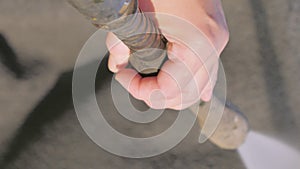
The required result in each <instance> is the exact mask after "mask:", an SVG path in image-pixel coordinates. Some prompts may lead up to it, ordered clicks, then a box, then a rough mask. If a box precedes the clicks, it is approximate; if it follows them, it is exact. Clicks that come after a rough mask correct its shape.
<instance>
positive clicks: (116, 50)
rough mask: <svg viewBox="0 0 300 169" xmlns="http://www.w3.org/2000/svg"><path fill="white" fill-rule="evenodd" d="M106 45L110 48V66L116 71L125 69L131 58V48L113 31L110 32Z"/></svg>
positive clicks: (110, 68) (111, 69)
mask: <svg viewBox="0 0 300 169" xmlns="http://www.w3.org/2000/svg"><path fill="white" fill-rule="evenodd" d="M106 46H107V48H108V50H109V53H110V55H109V59H108V68H109V70H110V71H112V72H114V73H116V72H119V71H120V70H121V69H124V68H125V67H126V66H127V64H128V60H129V56H130V50H129V48H128V47H127V46H126V45H125V44H124V43H123V42H122V41H121V40H120V39H119V38H118V37H117V36H116V35H114V34H113V33H111V32H109V33H108V34H107V38H106Z"/></svg>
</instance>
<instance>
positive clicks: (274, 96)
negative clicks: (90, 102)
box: [0, 0, 300, 169]
mask: <svg viewBox="0 0 300 169" xmlns="http://www.w3.org/2000/svg"><path fill="white" fill-rule="evenodd" d="M223 6H224V10H225V13H226V16H227V21H228V25H229V28H230V33H231V40H230V43H229V45H228V46H227V48H226V49H225V51H224V52H223V54H222V61H223V65H224V68H225V73H226V78H227V85H228V88H227V97H228V100H230V101H232V102H233V103H235V104H236V105H238V106H239V108H240V109H241V110H242V111H243V112H244V113H245V114H246V116H247V117H248V119H249V122H250V125H251V128H252V130H254V131H258V132H260V133H263V134H266V135H270V136H273V137H275V138H278V139H280V140H282V141H284V142H286V143H288V144H289V145H290V146H292V147H295V149H298V150H300V141H299V140H300V136H299V130H300V104H299V103H300V85H299V84H300V75H299V72H298V71H299V67H300V48H299V43H300V24H299V23H300V2H299V1H297V0H288V1H282V0H273V1H269V0H231V1H224V2H223ZM95 30H96V29H95V28H94V27H93V26H92V25H91V24H90V23H89V22H88V21H86V20H85V19H84V18H83V17H82V16H81V15H80V14H78V13H77V12H76V11H75V10H74V9H73V8H72V7H70V6H69V5H68V4H67V3H66V2H64V1H61V0H52V1H34V0H27V1H24V0H14V1H10V0H2V1H0V34H1V36H0V61H1V62H0V77H1V78H0V108H1V109H0V131H1V133H0V158H1V160H0V161H2V162H3V161H4V163H2V164H0V165H2V166H0V168H1V167H2V168H11V169H28V168H31V169H57V168H59V169H60V168H61V169H86V168H89V169H96V168H97V169H98V168H109V169H115V168H133V169H135V168H149V169H150V168H153V169H159V168H163V169H164V168H172V169H173V168H174V169H175V168H176V169H181V168H188V169H194V168H195V169H196V168H197V169H199V168H200V169H244V168H245V166H244V164H243V163H242V161H241V159H240V157H239V155H238V153H237V152H236V151H224V150H220V149H218V148H217V147H216V146H214V145H212V144H211V143H209V142H207V143H205V144H201V145H199V144H198V143H197V137H198V134H199V129H198V126H197V125H195V126H194V127H193V129H192V130H191V132H190V134H189V135H188V136H187V137H186V138H185V139H184V141H183V142H182V143H180V144H179V145H178V146H177V147H175V148H174V149H172V150H171V151H169V152H167V153H165V154H162V155H160V156H157V157H153V158H148V159H141V160H136V159H126V158H121V157H116V156H114V155H112V154H109V153H107V152H106V151H104V150H102V149H101V148H99V147H98V146H96V145H95V144H94V143H93V142H92V141H91V140H90V139H89V138H88V137H87V135H86V134H85V133H84V132H83V130H82V128H81V126H80V124H79V122H78V120H77V118H76V114H75V112H74V108H73V106H72V100H71V99H72V98H71V78H72V73H71V71H72V68H73V66H74V63H75V61H76V57H77V54H78V53H79V51H80V49H81V47H82V45H83V44H84V42H85V41H86V40H87V39H88V37H89V36H90V35H91V34H92V33H93V32H95ZM106 76H107V77H109V76H110V75H109V74H107V75H106ZM99 83H101V84H103V87H101V88H100V89H99V91H98V96H99V97H101V96H100V95H101V92H104V94H105V91H106V90H107V89H108V85H107V83H105V82H101V80H100V82H99ZM105 89H106V90H105ZM173 116H174V115H170V116H168V115H164V116H163V117H162V118H163V119H162V120H161V121H162V122H165V121H166V122H170V121H172V120H173V119H174V117H173ZM108 118H109V119H111V120H112V123H113V124H116V125H117V127H122V125H125V126H126V127H127V128H126V129H128V131H129V132H130V131H131V130H133V129H134V126H132V124H127V123H125V122H124V123H123V122H122V123H120V124H118V123H117V122H113V120H114V117H112V115H111V116H109V115H108ZM160 127H161V126H160V125H159V124H158V126H150V128H149V129H150V130H151V129H153V130H155V129H157V128H160ZM149 129H148V130H149ZM155 131H156V130H155ZM123 132H126V130H124V131H123ZM150 133H151V132H150Z"/></svg>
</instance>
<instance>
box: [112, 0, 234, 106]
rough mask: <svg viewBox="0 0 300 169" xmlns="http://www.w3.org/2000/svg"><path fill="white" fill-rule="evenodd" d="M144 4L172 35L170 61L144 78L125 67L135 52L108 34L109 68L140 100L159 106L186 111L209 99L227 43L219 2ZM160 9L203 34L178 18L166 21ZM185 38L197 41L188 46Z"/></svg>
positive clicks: (148, 0) (154, 0) (152, 0)
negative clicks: (193, 29) (192, 29)
mask: <svg viewBox="0 0 300 169" xmlns="http://www.w3.org/2000/svg"><path fill="white" fill-rule="evenodd" d="M139 5H140V6H139V7H140V8H141V10H142V11H144V12H155V13H154V14H149V17H152V18H153V19H154V20H155V22H156V23H157V25H158V26H159V28H160V29H161V31H162V33H163V34H164V36H165V37H166V38H167V39H168V44H167V52H168V60H167V61H166V62H165V63H164V65H163V66H162V68H161V70H160V72H159V74H158V75H157V76H156V77H146V78H142V77H141V76H140V75H139V74H138V73H137V72H136V71H135V70H133V69H127V68H125V67H126V65H127V64H128V59H129V55H130V50H129V49H128V47H127V46H126V45H125V44H123V43H122V42H121V41H120V40H119V39H118V38H117V37H116V36H115V35H114V34H112V33H109V34H108V37H107V46H108V49H109V51H110V57H109V64H108V67H109V69H110V70H111V71H112V72H114V73H116V80H117V81H118V82H120V84H121V85H122V86H123V87H124V88H126V89H127V90H128V91H129V93H131V94H132V95H133V96H134V97H135V98H137V99H140V100H143V101H144V102H145V103H146V104H147V105H149V106H150V107H151V108H154V109H163V108H170V109H175V110H181V109H185V108H187V107H189V106H191V105H192V104H194V103H196V102H197V101H198V100H199V99H201V100H203V101H209V100H210V99H211V96H212V91H213V88H214V86H215V83H216V79H217V70H218V64H219V63H218V56H219V55H220V53H221V52H222V50H223V48H224V47H225V45H226V44H227V41H228V30H227V25H226V22H225V18H224V14H223V10H222V7H221V3H220V1H219V0H189V1H188V3H187V1H183V0H164V1H162V0H140V2H139ZM159 13H165V14H168V15H173V16H174V19H176V20H181V21H182V20H185V22H186V23H190V26H189V27H193V28H197V29H198V32H195V31H194V32H193V31H188V29H190V28H189V27H187V28H182V27H184V26H183V25H182V24H177V25H176V23H177V21H175V20H174V21H173V22H170V21H166V20H164V19H161V18H160V17H159V16H158V14H159ZM178 23H180V22H178ZM187 25H188V24H187ZM191 37H193V38H194V39H191ZM197 37H201V38H197ZM203 37H205V39H204V38H203ZM178 38H179V39H178ZM180 38H183V39H188V41H191V42H194V41H195V43H194V44H195V45H190V44H186V43H184V42H185V41H184V40H183V41H182V40H181V39H180ZM198 41H201V42H202V41H203V43H199V42H198ZM191 47H192V48H191Z"/></svg>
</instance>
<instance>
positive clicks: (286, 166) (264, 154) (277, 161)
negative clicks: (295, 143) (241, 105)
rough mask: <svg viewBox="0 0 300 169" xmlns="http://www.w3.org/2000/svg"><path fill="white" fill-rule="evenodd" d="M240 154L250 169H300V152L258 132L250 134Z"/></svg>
mask: <svg viewBox="0 0 300 169" xmlns="http://www.w3.org/2000/svg"><path fill="white" fill-rule="evenodd" d="M238 152H239V154H240V156H241V158H242V160H243V162H244V164H245V166H246V167H247V168H248V169H300V152H298V151H297V150H295V149H293V148H291V147H289V146H287V145H286V144H284V143H281V142H280V141H278V140H275V139H273V138H270V137H267V136H264V135H262V134H259V133H256V132H250V133H249V135H248V138H247V140H246V142H245V144H243V145H242V146H241V147H240V148H239V149H238Z"/></svg>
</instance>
